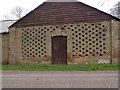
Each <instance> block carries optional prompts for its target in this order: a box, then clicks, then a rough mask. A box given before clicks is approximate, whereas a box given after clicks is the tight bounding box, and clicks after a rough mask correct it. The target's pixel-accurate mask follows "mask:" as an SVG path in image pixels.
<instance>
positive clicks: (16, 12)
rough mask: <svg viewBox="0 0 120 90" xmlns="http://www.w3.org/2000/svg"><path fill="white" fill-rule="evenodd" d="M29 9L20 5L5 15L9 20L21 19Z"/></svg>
mask: <svg viewBox="0 0 120 90" xmlns="http://www.w3.org/2000/svg"><path fill="white" fill-rule="evenodd" d="M27 13H28V11H27V10H26V9H24V8H22V7H20V6H16V7H14V8H13V9H12V10H11V12H10V13H8V14H5V15H4V17H5V18H6V19H8V20H10V19H20V18H22V17H23V16H24V15H26V14H27Z"/></svg>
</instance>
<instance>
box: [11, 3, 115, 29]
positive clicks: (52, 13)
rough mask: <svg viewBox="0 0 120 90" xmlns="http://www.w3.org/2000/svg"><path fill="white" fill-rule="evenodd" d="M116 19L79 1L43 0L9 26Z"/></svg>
mask: <svg viewBox="0 0 120 90" xmlns="http://www.w3.org/2000/svg"><path fill="white" fill-rule="evenodd" d="M111 19H117V18H115V17H113V16H111V15H109V14H107V13H104V12H102V11H100V10H97V9H96V8H93V7H91V6H88V5H86V4H83V3H81V2H44V3H43V4H42V5H40V6H38V7H37V8H36V9H35V10H33V11H32V12H30V13H29V14H27V15H26V16H25V17H23V18H22V19H20V20H18V22H16V23H15V24H13V25H12V26H11V27H14V26H15V27H17V26H25V25H52V24H63V23H78V22H94V21H103V20H104V21H105V20H111Z"/></svg>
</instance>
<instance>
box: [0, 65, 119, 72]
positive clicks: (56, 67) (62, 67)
mask: <svg viewBox="0 0 120 90" xmlns="http://www.w3.org/2000/svg"><path fill="white" fill-rule="evenodd" d="M118 66H120V65H115V64H103V65H89V66H81V65H27V66H13V65H3V66H1V67H0V70H19V71H99V70H106V71H108V70H118ZM119 70H120V69H119Z"/></svg>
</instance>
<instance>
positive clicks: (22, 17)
mask: <svg viewBox="0 0 120 90" xmlns="http://www.w3.org/2000/svg"><path fill="white" fill-rule="evenodd" d="M44 3H52V2H43V3H42V4H41V5H39V6H38V7H36V8H35V9H34V10H36V9H37V8H39V7H41V6H42V5H43V4H44ZM57 3H58V2H57ZM66 3H67V2H66ZM77 3H81V4H83V5H85V6H87V7H90V8H93V9H95V10H97V11H100V12H102V13H104V14H106V15H108V16H110V17H113V19H115V20H117V21H120V19H119V18H117V17H115V16H113V15H111V14H108V13H106V12H104V11H101V10H99V9H97V8H95V7H92V6H90V5H87V4H85V3H82V2H78V1H77ZM34 10H32V11H31V12H29V13H28V14H26V15H25V16H24V17H22V18H21V19H19V20H18V21H17V22H19V21H20V20H22V19H24V18H25V17H27V16H28V15H29V14H30V13H32V12H33V11H34ZM17 22H15V23H14V24H12V25H11V26H10V27H9V28H11V27H15V26H14V25H15V24H17Z"/></svg>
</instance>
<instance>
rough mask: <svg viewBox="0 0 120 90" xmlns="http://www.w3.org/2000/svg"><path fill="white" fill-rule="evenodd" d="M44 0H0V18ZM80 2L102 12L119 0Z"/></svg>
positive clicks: (31, 7) (31, 8)
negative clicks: (14, 9) (16, 8)
mask: <svg viewBox="0 0 120 90" xmlns="http://www.w3.org/2000/svg"><path fill="white" fill-rule="evenodd" d="M44 1H46V0H0V20H4V19H6V18H5V17H4V16H5V15H6V14H9V13H10V12H11V10H12V9H13V8H14V7H16V6H20V7H23V8H24V9H27V10H28V11H31V10H33V9H35V8H36V7H37V6H39V5H40V4H42V3H43V2H44ZM78 1H80V2H83V3H86V4H88V5H90V6H93V7H96V8H98V9H100V10H102V11H104V12H108V11H109V9H110V8H112V7H113V6H114V5H115V4H116V3H117V2H118V1H120V0H109V2H107V1H108V0H78ZM103 1H106V3H105V4H104V5H102V6H101V4H102V2H103Z"/></svg>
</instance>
